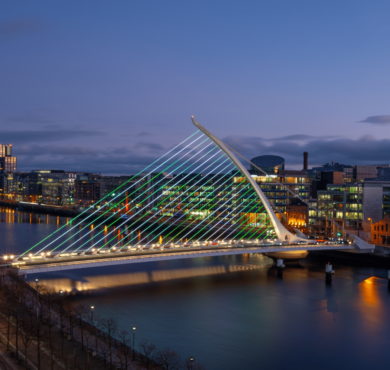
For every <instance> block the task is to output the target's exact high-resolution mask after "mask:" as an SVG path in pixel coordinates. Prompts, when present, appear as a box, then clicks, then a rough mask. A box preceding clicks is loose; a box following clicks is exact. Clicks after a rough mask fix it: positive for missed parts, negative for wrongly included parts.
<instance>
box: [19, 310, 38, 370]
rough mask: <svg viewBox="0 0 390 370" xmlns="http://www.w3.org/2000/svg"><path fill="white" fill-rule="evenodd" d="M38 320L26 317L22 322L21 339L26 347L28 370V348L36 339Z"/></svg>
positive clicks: (25, 355)
mask: <svg viewBox="0 0 390 370" xmlns="http://www.w3.org/2000/svg"><path fill="white" fill-rule="evenodd" d="M36 327H37V320H35V319H32V318H30V317H24V318H23V320H22V321H21V328H22V330H20V337H21V339H22V342H23V346H24V357H25V360H26V370H28V348H29V347H30V345H31V343H32V342H33V341H34V339H35V335H36Z"/></svg>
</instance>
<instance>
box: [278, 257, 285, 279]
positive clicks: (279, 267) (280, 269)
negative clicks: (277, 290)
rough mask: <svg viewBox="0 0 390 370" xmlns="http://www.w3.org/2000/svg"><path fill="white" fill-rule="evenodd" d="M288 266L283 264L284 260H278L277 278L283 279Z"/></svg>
mask: <svg viewBox="0 0 390 370" xmlns="http://www.w3.org/2000/svg"><path fill="white" fill-rule="evenodd" d="M285 267H286V266H285V265H284V264H283V260H282V259H281V258H278V259H277V260H276V269H277V277H278V278H282V277H283V269H284V268H285Z"/></svg>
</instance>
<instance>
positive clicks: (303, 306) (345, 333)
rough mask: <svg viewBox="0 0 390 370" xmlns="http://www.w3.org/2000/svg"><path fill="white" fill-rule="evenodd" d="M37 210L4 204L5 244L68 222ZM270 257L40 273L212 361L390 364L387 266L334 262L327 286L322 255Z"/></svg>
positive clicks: (0, 233)
mask: <svg viewBox="0 0 390 370" xmlns="http://www.w3.org/2000/svg"><path fill="white" fill-rule="evenodd" d="M39 218H40V221H39ZM39 218H38V216H37V215H31V217H30V214H28V213H26V214H23V213H17V212H16V213H9V212H8V211H7V210H5V209H2V213H1V214H0V220H1V223H0V238H1V249H2V251H5V250H7V251H11V250H12V252H14V253H15V252H21V251H24V250H25V249H27V248H28V247H30V246H32V245H34V244H35V243H37V242H39V241H40V240H41V239H43V238H44V237H45V236H46V235H49V234H50V233H52V232H54V231H56V230H57V228H59V227H61V226H62V225H63V224H64V222H65V219H63V218H57V217H53V216H51V217H50V216H49V217H47V216H46V215H40V216H39ZM65 229H66V228H65ZM74 237H75V238H77V236H76V235H75V236H74ZM271 262H272V261H271V260H270V259H268V258H267V257H264V256H259V255H243V256H226V257H218V258H198V259H188V260H177V261H164V262H159V263H144V264H134V265H121V266H115V267H105V268H100V269H96V268H90V269H80V270H73V271H66V272H62V273H61V272H59V273H56V274H54V273H53V274H50V275H49V274H46V275H44V274H41V275H40V276H39V278H40V281H42V282H43V283H45V284H47V285H49V286H51V287H52V288H53V289H55V290H56V291H59V290H60V289H63V290H67V291H68V292H70V293H73V294H75V295H74V299H75V300H76V301H79V302H83V303H85V304H88V305H94V306H95V307H96V313H97V314H99V315H101V316H106V317H107V316H113V317H115V318H116V319H117V320H118V321H119V324H120V327H121V328H127V329H131V327H132V326H134V325H135V326H136V327H137V334H136V341H139V340H140V339H142V338H147V339H149V340H150V341H151V342H153V343H155V344H156V345H157V346H158V347H159V348H163V347H167V346H168V347H171V348H173V349H175V350H176V351H177V352H179V353H180V354H181V355H182V356H183V357H184V356H190V355H191V356H194V357H195V358H196V359H197V360H198V361H200V362H202V363H204V364H205V365H206V367H207V369H226V370H233V369H277V370H279V369H283V370H285V369H286V368H301V369H316V370H322V369H324V370H325V369H329V368H335V369H340V368H345V369H352V368H353V369H368V368H374V369H388V368H389V363H390V350H389V348H390V293H389V292H388V290H387V279H386V277H387V271H386V270H384V269H378V268H370V267H348V266H345V265H340V264H337V263H334V264H333V266H334V269H335V270H336V275H335V276H334V278H333V285H332V287H326V286H325V283H324V278H325V277H324V271H323V270H324V266H323V262H318V259H313V258H310V257H309V258H308V259H307V260H305V261H303V262H302V263H301V266H295V267H287V268H286V269H285V272H284V276H283V278H282V279H277V278H276V273H275V270H274V269H273V268H271V264H272V263H271ZM35 277H36V276H31V277H29V279H33V278H35Z"/></svg>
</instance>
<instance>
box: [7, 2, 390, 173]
mask: <svg viewBox="0 0 390 370" xmlns="http://www.w3.org/2000/svg"><path fill="white" fill-rule="evenodd" d="M3 10H4V11H3V12H2V14H1V15H0V44H1V46H2V48H3V51H4V53H3V54H4V57H3V63H2V64H3V67H4V69H5V70H6V71H7V74H6V75H4V77H3V82H2V88H1V89H0V94H1V95H0V96H1V100H0V101H1V103H0V104H1V110H2V114H1V116H0V122H1V124H2V127H3V130H2V134H1V137H0V142H1V143H3V144H8V143H12V144H14V147H15V149H14V152H15V155H16V156H17V157H18V158H19V163H18V167H19V169H20V170H32V169H59V167H61V169H66V170H69V171H89V172H102V173H104V174H113V175H114V174H118V175H120V174H130V173H135V172H137V171H139V170H141V169H142V168H143V167H145V166H146V165H148V164H149V163H151V162H152V161H153V160H154V159H155V158H157V157H159V156H160V155H162V154H163V153H165V152H166V151H168V150H169V149H170V148H171V147H172V146H174V145H175V144H176V143H177V142H179V141H180V140H181V139H183V138H185V137H187V136H188V135H189V134H191V133H192V132H193V128H192V125H191V123H190V116H191V115H195V117H196V118H197V119H198V120H199V122H201V123H202V124H204V125H206V126H207V127H209V129H210V131H211V132H213V133H215V134H216V135H218V136H219V137H221V138H222V139H223V140H224V141H225V142H227V143H228V144H229V145H231V146H232V147H234V148H235V149H236V150H238V151H239V152H240V153H241V154H243V155H245V156H246V157H247V158H248V159H250V158H253V157H255V156H258V155H263V154H273V155H281V156H282V157H284V158H285V159H286V166H287V167H288V168H292V169H300V168H301V167H302V153H303V151H307V152H309V165H310V166H315V165H321V164H324V163H327V162H331V161H335V162H339V163H352V164H379V163H386V162H390V161H389V160H387V158H390V151H389V149H388V148H389V144H390V140H389V139H387V137H386V130H387V129H388V125H389V124H390V112H389V111H388V97H389V91H390V76H389V73H388V67H387V65H388V64H389V59H390V58H389V57H390V53H389V51H388V49H387V48H385V47H384V46H385V44H384V42H383V40H385V39H386V35H388V34H389V31H390V26H389V25H388V22H387V21H386V14H388V12H389V10H390V5H389V4H388V3H387V2H385V1H378V2H376V3H375V4H374V5H372V4H370V5H368V4H366V3H365V2H361V1H358V2H356V1H354V2H344V3H343V4H339V2H335V1H330V2H326V4H325V3H323V4H315V5H314V4H310V2H308V1H298V2H294V4H289V3H288V2H282V3H280V4H271V3H269V4H267V3H258V2H252V1H248V2H245V5H244V6H243V5H242V4H238V3H235V2H230V1H227V2H224V3H223V7H222V6H220V5H219V4H218V3H212V4H209V3H206V2H198V3H197V4H196V5H194V4H182V3H181V2H175V1H172V2H169V3H164V4H161V3H159V2H148V4H146V3H141V2H139V3H134V2H133V3H131V4H130V3H129V4H115V5H113V4H110V7H107V6H106V4H105V3H103V2H95V3H94V7H93V8H91V7H90V6H88V5H87V4H86V3H85V4H83V3H81V4H78V10H77V12H76V11H75V10H74V7H73V6H72V5H71V3H69V4H51V3H50V2H45V1H42V2H40V3H39V5H36V4H29V3H28V2H25V3H24V6H23V7H22V8H21V7H19V6H16V5H15V4H12V3H9V4H6V5H3ZM178 31H180V32H178ZM59 163H60V164H61V165H60V166H59Z"/></svg>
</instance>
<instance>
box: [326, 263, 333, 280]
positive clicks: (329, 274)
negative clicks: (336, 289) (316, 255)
mask: <svg viewBox="0 0 390 370" xmlns="http://www.w3.org/2000/svg"><path fill="white" fill-rule="evenodd" d="M332 274H334V271H333V270H332V265H331V264H330V262H328V264H327V265H325V283H326V285H332Z"/></svg>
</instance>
